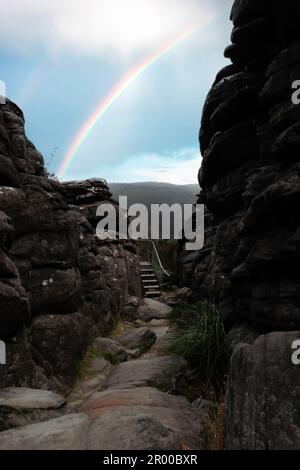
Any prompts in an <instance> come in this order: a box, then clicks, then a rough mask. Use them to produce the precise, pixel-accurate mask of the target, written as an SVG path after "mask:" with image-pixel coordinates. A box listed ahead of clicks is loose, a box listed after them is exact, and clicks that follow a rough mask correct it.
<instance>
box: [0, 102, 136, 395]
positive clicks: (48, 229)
mask: <svg viewBox="0 0 300 470" xmlns="http://www.w3.org/2000/svg"><path fill="white" fill-rule="evenodd" d="M105 201H110V202H113V201H112V200H111V193H110V191H109V188H108V187H107V184H106V183H105V181H103V180H100V179H93V180H88V181H83V182H78V181H74V182H68V183H59V182H58V181H55V180H53V179H49V178H48V176H47V174H46V171H45V168H44V163H43V158H42V156H41V154H40V153H39V152H38V151H37V150H36V149H35V147H34V146H33V144H32V143H31V142H30V141H29V140H28V139H27V137H26V135H25V131H24V117H23V113H22V111H21V110H20V109H19V108H18V107H17V106H16V105H15V104H13V103H12V102H10V101H9V100H6V102H5V103H4V104H2V105H1V106H0V339H1V340H4V341H5V342H6V346H7V364H6V365H2V366H0V367H1V375H0V387H7V386H23V387H31V388H46V389H58V390H62V389H65V388H66V387H68V386H69V385H70V384H71V383H72V380H73V378H74V375H75V372H76V362H77V361H78V359H79V358H80V357H81V354H82V352H83V351H84V350H85V347H86V344H87V341H88V340H89V337H91V336H93V335H95V334H96V333H101V334H106V333H107V332H108V331H109V330H110V329H111V328H112V326H113V325H114V324H115V323H116V321H117V320H118V319H119V318H120V315H121V314H122V311H123V308H126V306H127V304H128V306H129V307H130V308H132V305H135V306H136V308H137V306H138V299H139V298H140V296H141V286H140V277H139V265H138V261H137V256H136V253H135V245H134V244H133V243H130V242H126V243H125V242H124V243H119V242H116V241H110V242H104V241H100V240H98V238H97V237H96V230H95V228H96V224H97V222H98V219H97V217H96V208H97V206H98V205H99V204H100V203H102V202H105ZM115 204H116V203H115ZM132 298H134V299H135V302H132V301H131V299H132Z"/></svg>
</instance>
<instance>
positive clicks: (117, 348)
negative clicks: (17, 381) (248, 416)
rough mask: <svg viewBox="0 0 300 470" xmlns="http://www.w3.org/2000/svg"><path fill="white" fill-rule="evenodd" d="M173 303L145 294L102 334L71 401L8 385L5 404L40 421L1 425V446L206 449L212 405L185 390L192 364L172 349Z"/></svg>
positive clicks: (2, 396) (2, 395) (1, 399)
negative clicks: (128, 317)
mask: <svg viewBox="0 0 300 470" xmlns="http://www.w3.org/2000/svg"><path fill="white" fill-rule="evenodd" d="M170 310H171V307H169V306H167V305H165V304H163V303H160V302H157V301H154V300H150V299H146V300H145V303H144V304H142V305H141V306H140V307H139V309H138V311H137V316H138V318H137V320H135V321H134V322H131V323H130V322H123V323H121V324H119V325H118V327H117V329H116V330H115V331H114V332H113V334H112V336H111V338H96V340H95V341H94V342H93V344H91V345H90V348H89V350H88V352H87V354H86V356H85V358H84V359H83V360H82V361H81V363H80V365H79V368H78V380H77V382H76V383H75V385H74V387H73V390H72V392H71V393H70V394H69V396H68V397H67V403H66V400H64V399H62V398H61V397H59V396H58V395H55V394H54V393H52V392H46V391H42V390H40V391H34V390H30V389H27V391H26V390H25V389H6V390H2V391H1V392H0V408H1V409H2V410H3V409H4V408H5V407H6V411H8V410H12V409H15V410H16V409H18V410H19V411H20V413H21V414H22V412H25V411H26V414H27V416H29V417H30V419H31V422H32V421H33V420H34V421H39V422H35V423H34V424H30V425H27V426H22V427H18V428H14V429H10V430H8V431H3V432H2V433H1V434H0V449H91V450H139V449H147V450H151V449H152V450H181V449H191V450H196V449H204V448H205V420H206V419H207V413H208V409H207V406H206V404H205V401H203V403H202V402H201V400H197V402H195V403H194V404H192V403H190V402H189V401H188V400H187V398H185V397H184V396H182V395H180V394H179V388H180V387H179V388H178V384H180V383H182V380H188V377H189V374H190V370H189V365H188V363H187V362H186V361H185V360H184V359H182V358H181V357H178V356H175V355H172V354H170V353H169V352H168V343H169V339H170V336H171V334H172V332H171V330H170V328H169V324H168V319H167V317H168V314H169V313H170ZM180 391H181V390H180ZM181 392H182V391H181ZM16 396H17V397H18V399H16ZM14 400H15V401H14ZM33 405H34V406H33ZM30 406H31V407H32V408H35V410H33V409H32V408H30ZM38 407H39V408H38ZM43 413H44V414H43ZM55 414H56V416H57V415H58V414H61V415H62V416H59V417H55ZM49 417H50V418H52V417H53V419H50V420H49ZM45 419H46V420H45ZM21 423H22V421H21ZM16 424H20V422H19V423H16Z"/></svg>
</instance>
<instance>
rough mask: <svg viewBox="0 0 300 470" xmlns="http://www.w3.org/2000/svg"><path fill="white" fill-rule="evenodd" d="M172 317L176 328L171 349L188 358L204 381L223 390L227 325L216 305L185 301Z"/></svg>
mask: <svg viewBox="0 0 300 470" xmlns="http://www.w3.org/2000/svg"><path fill="white" fill-rule="evenodd" d="M169 318H170V323H171V324H172V325H173V327H174V337H173V339H172V340H171V345H170V350H171V352H173V353H175V354H178V355H179V356H182V357H184V358H185V359H186V360H187V361H188V362H189V363H190V364H191V365H192V367H193V368H194V369H195V370H196V372H197V375H199V376H200V377H201V380H202V381H203V382H206V383H208V384H210V385H212V386H213V387H214V388H216V389H221V388H222V387H223V386H224V376H225V374H226V372H227V370H228V358H229V354H228V350H227V345H226V336H225V329H224V325H223V322H222V319H221V316H220V313H219V311H218V310H217V308H216V307H215V305H213V304H212V303H210V302H208V301H203V302H199V303H197V304H195V305H191V304H186V303H182V304H179V305H178V306H177V307H175V308H174V309H173V311H172V313H171V314H170V317H169Z"/></svg>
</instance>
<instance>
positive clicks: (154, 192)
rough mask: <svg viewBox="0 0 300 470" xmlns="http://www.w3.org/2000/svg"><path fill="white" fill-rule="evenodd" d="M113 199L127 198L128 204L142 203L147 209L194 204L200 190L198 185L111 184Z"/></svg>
mask: <svg viewBox="0 0 300 470" xmlns="http://www.w3.org/2000/svg"><path fill="white" fill-rule="evenodd" d="M109 187H110V190H111V192H112V193H113V198H114V199H118V197H119V196H127V197H128V204H129V205H131V204H134V203H141V204H145V205H146V206H147V207H149V206H150V204H162V203H167V204H169V205H171V204H174V203H178V204H180V205H183V204H193V203H195V202H196V194H198V193H199V191H200V188H199V186H198V185H197V184H186V185H176V184H170V183H156V182H144V183H109Z"/></svg>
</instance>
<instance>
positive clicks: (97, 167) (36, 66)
mask: <svg viewBox="0 0 300 470" xmlns="http://www.w3.org/2000/svg"><path fill="white" fill-rule="evenodd" d="M231 4H232V1H231V0H41V1H37V0H1V15H0V64H1V67H0V80H2V81H3V82H4V83H5V86H6V94H7V97H8V98H10V99H11V100H12V101H14V102H15V103H17V104H18V105H19V106H20V107H21V108H22V110H23V112H24V114H25V119H26V133H27V136H28V138H29V139H30V140H31V141H32V142H33V143H34V144H35V146H36V147H37V148H38V150H40V152H41V153H42V154H43V156H44V159H45V163H46V166H47V168H48V170H49V172H50V173H55V174H56V175H57V176H58V177H59V178H60V179H61V180H69V179H84V178H94V177H99V178H105V179H106V180H107V181H108V182H133V181H161V182H169V183H174V184H189V183H196V182H197V173H198V169H199V167H200V164H201V155H200V151H199V144H198V131H199V125H200V118H201V110H202V107H203V104H204V100H205V98H206V95H207V93H208V91H209V88H210V86H211V84H212V82H213V80H214V78H215V75H216V73H217V72H218V71H219V70H220V69H221V68H222V67H224V66H225V65H227V64H228V61H227V60H226V59H225V58H224V57H223V51H224V49H225V47H226V46H227V45H228V44H229V38H230V32H231V28H232V25H231V23H230V21H229V14H230V8H231ZM103 103H104V104H105V112H103V106H102V105H103ZM99 109H100V112H98V115H97V113H96V111H97V110H98V111H99ZM101 109H102V112H101ZM91 116H94V120H93V121H92V118H91ZM88 123H89V124H90V125H88Z"/></svg>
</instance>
